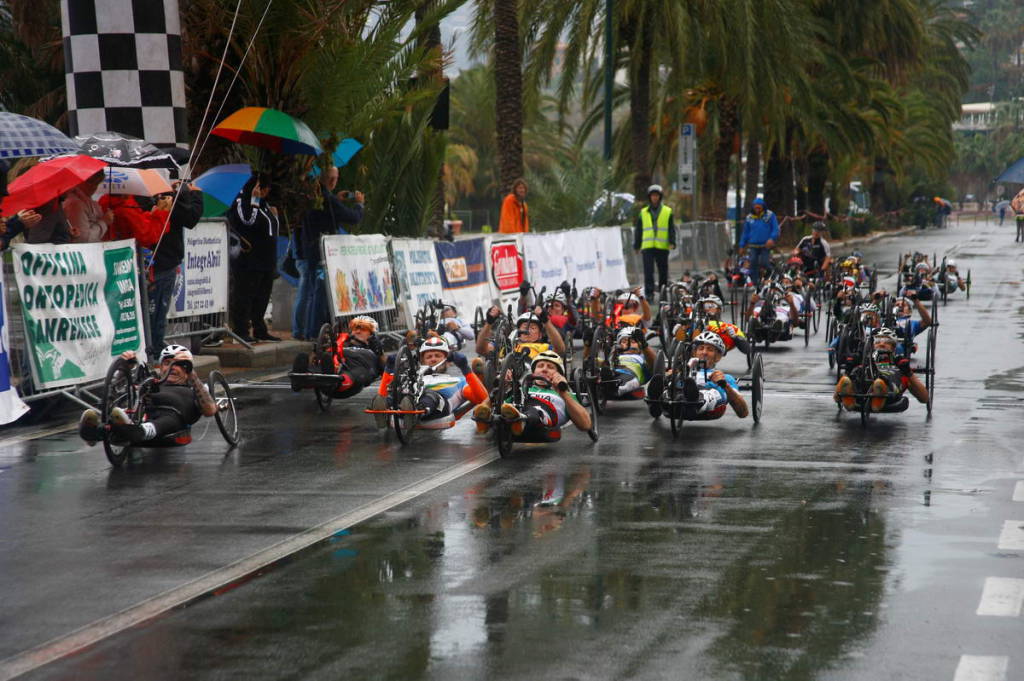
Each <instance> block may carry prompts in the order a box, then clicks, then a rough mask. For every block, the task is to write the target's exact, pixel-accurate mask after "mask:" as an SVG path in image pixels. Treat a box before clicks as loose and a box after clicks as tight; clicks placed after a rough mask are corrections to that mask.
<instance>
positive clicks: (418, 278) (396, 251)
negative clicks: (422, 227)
mask: <svg viewBox="0 0 1024 681" xmlns="http://www.w3.org/2000/svg"><path fill="white" fill-rule="evenodd" d="M391 263H392V265H393V266H394V269H395V281H396V282H397V283H398V291H399V295H400V296H401V299H402V304H403V305H404V306H405V312H406V319H408V320H409V323H410V324H411V323H412V319H413V318H414V317H415V316H416V311H417V310H419V309H420V308H422V307H424V306H425V305H426V304H427V303H428V302H430V301H431V300H438V299H439V298H441V297H442V289H441V275H440V272H439V271H438V265H437V251H436V250H435V249H434V242H433V241H431V240H430V239H392V240H391Z"/></svg>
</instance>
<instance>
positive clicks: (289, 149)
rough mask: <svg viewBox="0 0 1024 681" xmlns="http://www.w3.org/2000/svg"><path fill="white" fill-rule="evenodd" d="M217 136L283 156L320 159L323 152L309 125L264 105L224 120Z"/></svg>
mask: <svg viewBox="0 0 1024 681" xmlns="http://www.w3.org/2000/svg"><path fill="white" fill-rule="evenodd" d="M213 134H214V135H218V136H220V137H226V138H227V139H229V140H231V141H233V142H239V143H241V144H250V145H252V146H254V147H261V148H263V149H269V150H271V151H276V152H277V153H279V154H309V155H311V156H319V155H320V154H322V153H323V149H321V148H320V141H319V140H318V139H317V138H316V135H314V134H313V131H312V130H310V129H309V126H307V125H306V124H305V123H303V122H302V121H300V120H299V119H297V118H293V117H291V116H289V115H288V114H286V113H284V112H283V111H278V110H277V109H267V108H264V107H261V106H247V107H245V108H244V109H239V110H238V111H236V112H235V113H233V114H231V115H230V116H228V117H227V118H225V119H224V120H223V121H221V122H220V124H219V125H217V127H216V128H214V129H213Z"/></svg>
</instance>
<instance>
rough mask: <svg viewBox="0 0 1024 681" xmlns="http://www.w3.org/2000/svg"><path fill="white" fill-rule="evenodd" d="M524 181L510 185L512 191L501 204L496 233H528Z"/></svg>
mask: <svg viewBox="0 0 1024 681" xmlns="http://www.w3.org/2000/svg"><path fill="white" fill-rule="evenodd" d="M527 189H528V187H527V186H526V180H524V179H522V178H519V179H518V180H516V181H515V182H513V183H512V191H511V192H509V194H508V196H506V197H505V200H504V201H502V202H501V220H500V221H499V222H498V231H499V232H503V233H506V234H509V233H515V232H529V231H530V211H529V208H527V206H526V192H527Z"/></svg>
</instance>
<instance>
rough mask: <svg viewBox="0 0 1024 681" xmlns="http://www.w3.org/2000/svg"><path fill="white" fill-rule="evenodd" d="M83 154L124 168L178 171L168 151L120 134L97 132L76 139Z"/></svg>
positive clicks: (176, 164)
mask: <svg viewBox="0 0 1024 681" xmlns="http://www.w3.org/2000/svg"><path fill="white" fill-rule="evenodd" d="M75 142H77V143H78V144H79V146H81V147H82V153H83V154H88V155H89V156H92V157H94V158H98V159H100V160H102V161H106V162H107V163H108V164H109V165H112V166H120V167H123V168H167V169H169V170H177V169H178V163H177V162H176V161H175V159H174V156H172V155H171V154H169V153H168V152H167V151H166V150H164V149H160V148H159V147H157V146H155V145H153V144H150V143H149V142H147V141H146V140H140V139H138V138H136V137H130V136H129V135H123V134H121V133H119V132H96V133H93V134H91V135H81V136H78V137H75Z"/></svg>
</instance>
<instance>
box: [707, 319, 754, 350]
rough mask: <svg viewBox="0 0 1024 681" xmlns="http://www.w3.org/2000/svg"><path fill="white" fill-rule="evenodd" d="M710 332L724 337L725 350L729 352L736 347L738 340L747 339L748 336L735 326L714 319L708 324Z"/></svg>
mask: <svg viewBox="0 0 1024 681" xmlns="http://www.w3.org/2000/svg"><path fill="white" fill-rule="evenodd" d="M707 329H708V331H714V332H715V333H717V334H718V335H719V336H721V337H722V342H724V343H725V350H726V352H728V351H729V350H732V349H733V348H734V347H736V340H737V339H746V335H744V333H743V332H742V331H741V330H740V328H739V327H738V326H736V325H735V324H730V323H728V322H720V321H718V320H717V319H712V320H710V321H709V322H708V324H707Z"/></svg>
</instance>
